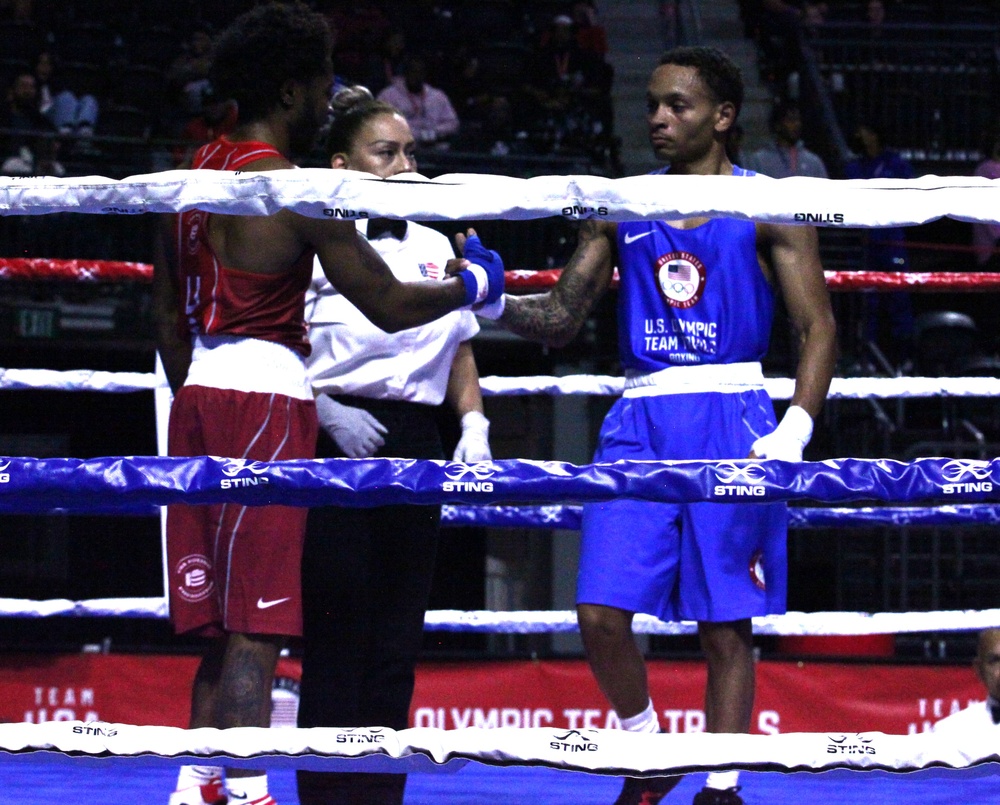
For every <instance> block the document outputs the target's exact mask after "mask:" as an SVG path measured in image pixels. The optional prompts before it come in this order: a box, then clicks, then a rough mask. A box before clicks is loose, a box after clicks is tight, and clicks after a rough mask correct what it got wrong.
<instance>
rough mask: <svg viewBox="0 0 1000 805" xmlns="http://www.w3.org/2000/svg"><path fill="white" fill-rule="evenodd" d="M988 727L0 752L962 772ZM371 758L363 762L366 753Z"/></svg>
mask: <svg viewBox="0 0 1000 805" xmlns="http://www.w3.org/2000/svg"><path fill="white" fill-rule="evenodd" d="M997 750H998V747H997V744H996V741H995V740H992V736H987V735H984V734H982V733H978V732H976V731H975V730H971V731H969V732H968V733H966V734H963V735H960V736H952V735H945V734H943V733H934V732H923V733H917V734H913V735H886V734H885V733H881V732H865V733H853V734H852V733H821V732H789V733H781V734H778V735H732V734H717V733H715V734H713V733H705V732H702V733H659V734H654V735H649V734H643V733H632V732H626V731H624V730H608V729H589V728H584V729H552V728H546V727H523V728H514V727H500V728H496V729H487V728H483V727H466V728H463V729H455V730H443V729H436V728H429V727H421V728H412V729H405V730H399V731H395V730H391V729H387V728H378V727H359V728H355V729H338V728H332V727H331V728H316V727H314V728H311V729H294V728H285V729H267V728H260V727H237V728H232V729H226V730H220V729H209V728H200V729H193V730H184V729H180V728H178V727H150V726H133V725H129V724H113V723H105V722H92V723H85V722H80V721H50V722H45V723H42V724H0V752H4V753H9V754H12V755H18V756H22V757H23V756H26V755H28V756H30V755H39V756H51V753H54V752H55V753H63V755H64V756H66V757H67V758H88V759H89V758H97V757H100V758H102V759H104V760H105V761H118V762H119V763H121V764H122V765H126V763H127V761H129V760H133V761H136V760H140V759H144V758H149V757H150V756H155V757H161V758H173V759H176V760H177V761H178V762H192V761H194V762H201V763H204V762H206V761H208V760H211V761H212V762H213V764H215V763H218V762H220V761H224V765H226V766H237V767H244V768H246V767H249V768H269V769H275V768H305V769H313V770H317V771H362V770H363V771H395V772H414V771H431V770H434V771H437V770H440V769H441V768H442V767H454V766H456V765H463V764H464V762H465V761H470V760H471V761H475V762H477V763H482V764H486V765H490V766H525V765H530V766H545V767H548V768H555V769H565V770H572V771H579V772H586V773H589V774H600V775H614V776H621V775H623V774H628V775H631V776H636V777H643V776H651V775H662V774H687V773H693V772H705V771H721V770H728V769H739V770H743V771H778V772H802V771H805V772H823V771H831V770H833V769H844V768H846V769H851V770H854V771H917V770H919V769H926V768H930V767H944V768H949V769H968V768H972V767H975V766H979V765H982V764H985V763H995V762H997V761H998V760H1000V756H998V753H997ZM370 761H374V763H372V762H370Z"/></svg>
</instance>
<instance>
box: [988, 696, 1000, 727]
mask: <svg viewBox="0 0 1000 805" xmlns="http://www.w3.org/2000/svg"><path fill="white" fill-rule="evenodd" d="M989 705H990V715H991V716H993V723H994V724H1000V702H998V701H996V700H995V699H990V700H989Z"/></svg>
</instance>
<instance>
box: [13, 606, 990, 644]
mask: <svg viewBox="0 0 1000 805" xmlns="http://www.w3.org/2000/svg"><path fill="white" fill-rule="evenodd" d="M167 613H168V606H167V600H166V599H165V598H97V599H90V600H86V601H70V600H68V599H59V598H57V599H52V600H49V601H31V600H27V599H22V598H0V617H53V616H57V615H59V616H72V617H78V616H89V617H128V618H161V619H162V618H166V617H167ZM993 627H1000V609H986V610H939V611H936V612H878V613H870V612H787V613H785V614H784V615H768V616H766V617H761V618H753V631H754V634H757V635H783V636H792V635H868V634H904V633H916V632H965V631H972V630H978V629H987V628H993ZM424 628H425V629H426V630H428V631H461V632H481V633H489V634H557V633H566V632H577V631H579V626H578V624H577V620H576V612H574V611H572V610H561V611H526V610H521V611H514V612H493V611H491V610H467V611H466V610H458V609H436V610H428V611H427V613H426V615H425V616H424ZM632 629H633V631H634V632H635V633H636V634H651V635H690V634H695V633H696V632H697V624H695V623H694V622H693V621H680V622H673V623H666V622H664V621H661V620H659V619H657V618H654V617H652V616H651V615H636V616H635V620H634V621H633V623H632Z"/></svg>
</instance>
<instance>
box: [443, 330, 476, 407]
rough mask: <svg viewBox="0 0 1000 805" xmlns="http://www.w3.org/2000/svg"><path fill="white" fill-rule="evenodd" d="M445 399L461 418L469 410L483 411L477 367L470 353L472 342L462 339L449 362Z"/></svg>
mask: <svg viewBox="0 0 1000 805" xmlns="http://www.w3.org/2000/svg"><path fill="white" fill-rule="evenodd" d="M445 399H447V400H448V403H449V404H450V405H451V407H452V409H454V411H455V413H456V414H457V415H458V418H459V419H461V418H462V417H463V416H464V415H465V414H467V413H469V411H478V412H479V413H483V393H482V390H481V389H480V388H479V368H478V367H477V366H476V359H475V356H474V355H473V354H472V343H471V342H469V341H463V342H462V343H461V344H459V345H458V351H457V352H456V353H455V358H454V359H453V360H452V362H451V374H449V375H448V390H447V392H446V393H445Z"/></svg>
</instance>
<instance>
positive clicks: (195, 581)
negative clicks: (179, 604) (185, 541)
mask: <svg viewBox="0 0 1000 805" xmlns="http://www.w3.org/2000/svg"><path fill="white" fill-rule="evenodd" d="M174 578H175V579H176V587H177V594H178V595H179V596H180V597H181V598H183V599H184V600H185V601H187V602H188V603H191V604H193V603H196V602H198V601H204V600H205V599H206V598H208V597H209V596H210V595H211V594H212V592H213V591H214V590H215V579H213V578H212V563H211V562H210V561H209V560H208V557H207V556H205V555H204V554H200V553H191V554H188V555H187V556H185V557H184V558H183V559H181V560H180V561H179V562H178V563H177V566H176V567H175V568H174Z"/></svg>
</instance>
